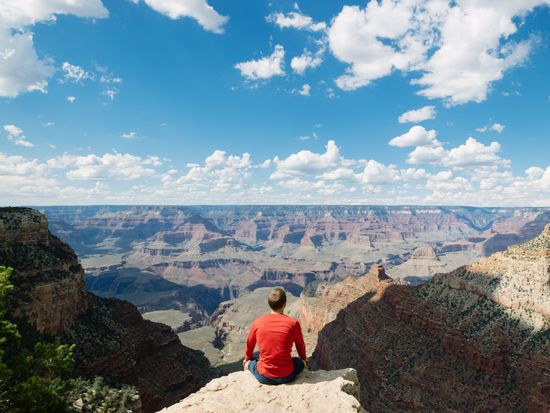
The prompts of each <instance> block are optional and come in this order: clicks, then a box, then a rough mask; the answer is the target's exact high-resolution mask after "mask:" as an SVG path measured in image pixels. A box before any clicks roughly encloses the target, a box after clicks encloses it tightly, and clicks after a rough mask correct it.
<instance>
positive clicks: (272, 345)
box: [245, 313, 306, 378]
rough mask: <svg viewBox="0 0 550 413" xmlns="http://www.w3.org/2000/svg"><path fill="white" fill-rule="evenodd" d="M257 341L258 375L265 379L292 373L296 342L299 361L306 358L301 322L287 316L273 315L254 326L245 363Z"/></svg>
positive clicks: (255, 323) (260, 320) (258, 320)
mask: <svg viewBox="0 0 550 413" xmlns="http://www.w3.org/2000/svg"><path fill="white" fill-rule="evenodd" d="M256 342H257V343H258V347H259V348H260V360H259V362H258V372H259V373H260V374H261V375H263V376H267V377H271V378H276V377H286V376H288V375H290V374H292V371H293V370H294V363H293V362H292V357H290V353H291V352H292V345H293V344H294V343H296V350H297V351H298V355H299V356H300V358H301V359H304V360H305V359H306V345H305V343H304V337H303V336H302V328H301V327H300V323H299V322H298V320H295V319H294V318H292V317H289V316H287V315H284V314H274V313H270V314H266V315H264V316H262V317H259V318H257V319H256V320H255V321H254V322H253V323H252V326H251V327H250V333H248V339H247V340H246V355H245V359H246V360H250V359H251V358H252V356H253V353H254V347H255V346H256Z"/></svg>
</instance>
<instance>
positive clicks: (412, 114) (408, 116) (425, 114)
mask: <svg viewBox="0 0 550 413" xmlns="http://www.w3.org/2000/svg"><path fill="white" fill-rule="evenodd" d="M436 114H437V112H436V110H435V106H424V107H422V108H420V109H414V110H409V111H407V112H405V113H403V114H402V115H401V116H399V119H398V121H399V123H407V122H422V121H424V120H428V119H435V115H436Z"/></svg>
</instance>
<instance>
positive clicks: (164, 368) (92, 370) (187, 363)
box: [63, 294, 211, 412]
mask: <svg viewBox="0 0 550 413" xmlns="http://www.w3.org/2000/svg"><path fill="white" fill-rule="evenodd" d="M87 300H88V303H89V308H88V310H87V311H86V312H85V313H83V314H81V315H80V317H79V318H78V319H77V320H76V322H75V323H73V324H72V325H71V326H70V327H69V328H68V329H67V330H66V331H65V332H64V334H63V339H64V341H67V342H71V343H76V344H77V351H76V364H77V372H78V373H79V374H80V375H82V376H85V377H93V376H96V375H99V376H103V377H108V378H109V379H110V380H113V381H115V382H117V383H128V384H132V385H134V386H136V388H137V389H138V390H139V393H140V397H141V399H142V404H143V411H144V412H151V411H156V410H158V409H159V408H161V407H163V406H167V405H170V404H172V403H175V402H176V401H178V400H180V399H181V398H182V397H185V396H186V395H188V394H190V393H192V392H194V391H196V390H197V389H198V388H200V387H201V386H202V385H204V384H205V383H206V382H207V381H208V379H209V378H210V377H211V372H210V371H209V363H208V361H207V360H206V359H205V357H204V355H203V354H202V353H200V352H198V351H194V350H191V349H188V348H186V347H184V346H183V345H182V344H181V342H180V340H179V338H178V336H177V335H176V334H175V333H174V332H173V331H172V329H171V328H170V327H168V326H166V325H164V324H160V323H154V322H152V321H147V320H144V319H143V318H142V317H141V315H140V314H139V312H138V311H137V309H136V307H135V306H134V305H132V304H130V303H128V302H127V301H121V300H116V299H104V298H99V297H97V296H95V295H93V294H89V295H88V297H87Z"/></svg>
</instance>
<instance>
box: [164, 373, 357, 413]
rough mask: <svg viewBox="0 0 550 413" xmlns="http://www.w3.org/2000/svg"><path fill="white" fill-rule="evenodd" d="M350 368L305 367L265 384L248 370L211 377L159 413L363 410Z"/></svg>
mask: <svg viewBox="0 0 550 413" xmlns="http://www.w3.org/2000/svg"><path fill="white" fill-rule="evenodd" d="M358 396H359V382H358V380H357V374H356V372H355V370H353V369H345V370H336V371H323V370H318V371H305V372H303V373H301V374H300V376H299V377H298V379H297V380H296V381H295V382H293V383H291V384H287V385H285V384H283V385H279V386H268V385H263V384H260V383H258V381H257V380H256V379H255V378H254V376H252V374H251V373H250V372H248V371H241V372H238V373H232V374H230V375H228V376H225V377H221V378H219V379H215V380H212V381H211V382H210V383H208V384H207V385H206V386H205V387H203V388H202V389H200V390H199V391H198V392H197V393H194V394H192V395H190V396H189V397H187V398H186V399H184V400H182V401H181V402H179V403H177V404H175V405H173V406H170V407H169V408H166V409H163V410H161V412H162V413H242V412H249V413H253V412H257V413H263V412H288V413H304V412H316V413H334V412H338V413H366V412H365V410H364V409H363V408H362V407H361V405H360V404H359V400H358Z"/></svg>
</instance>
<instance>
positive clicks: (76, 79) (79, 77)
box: [61, 62, 94, 83]
mask: <svg viewBox="0 0 550 413" xmlns="http://www.w3.org/2000/svg"><path fill="white" fill-rule="evenodd" d="M61 70H62V71H63V78H64V79H65V81H69V82H73V83H80V82H81V81H83V80H86V79H93V78H94V74H93V73H91V72H88V71H87V70H85V69H83V68H82V67H80V66H77V65H73V64H70V63H69V62H63V64H62V65H61Z"/></svg>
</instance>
